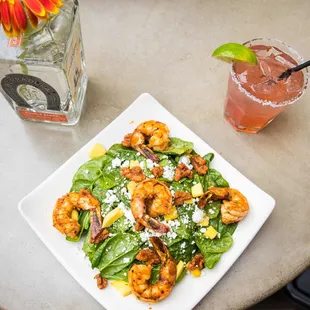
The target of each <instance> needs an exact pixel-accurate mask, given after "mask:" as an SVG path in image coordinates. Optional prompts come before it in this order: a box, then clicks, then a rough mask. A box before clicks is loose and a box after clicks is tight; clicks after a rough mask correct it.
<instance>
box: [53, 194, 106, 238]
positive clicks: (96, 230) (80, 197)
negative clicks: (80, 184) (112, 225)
mask: <svg viewBox="0 0 310 310" xmlns="http://www.w3.org/2000/svg"><path fill="white" fill-rule="evenodd" d="M73 210H89V211H90V221H91V227H90V229H91V242H92V243H97V242H98V240H99V239H101V240H103V239H104V237H105V238H106V237H107V235H108V232H107V231H106V230H102V228H101V226H102V219H101V213H100V203H99V201H98V200H97V199H96V198H95V197H94V196H92V195H91V194H90V192H89V191H87V190H86V189H81V191H80V192H71V193H68V194H66V195H64V196H63V197H61V198H59V199H58V200H57V202H56V205H55V208H54V211H53V226H54V227H55V228H56V229H57V230H58V231H59V232H61V233H62V234H65V235H66V236H68V237H70V238H73V239H75V238H77V235H78V233H79V231H80V228H81V227H80V224H79V222H78V221H77V220H76V219H73V218H72V217H71V214H72V211H73ZM101 240H100V241H101Z"/></svg>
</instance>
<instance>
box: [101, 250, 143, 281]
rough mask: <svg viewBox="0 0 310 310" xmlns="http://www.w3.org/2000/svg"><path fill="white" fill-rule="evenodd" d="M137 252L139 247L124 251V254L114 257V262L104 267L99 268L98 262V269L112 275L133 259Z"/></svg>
mask: <svg viewBox="0 0 310 310" xmlns="http://www.w3.org/2000/svg"><path fill="white" fill-rule="evenodd" d="M138 252H139V248H135V249H133V250H131V251H129V252H127V253H125V254H124V255H122V256H121V257H119V258H118V259H116V260H115V261H114V262H112V263H111V264H110V265H109V266H107V267H105V268H100V264H99V266H98V269H99V270H100V272H101V273H102V274H106V275H114V274H115V273H118V272H120V271H121V270H122V269H124V268H126V267H127V266H129V265H130V264H131V263H132V262H133V261H134V260H135V257H136V256H137V254H138Z"/></svg>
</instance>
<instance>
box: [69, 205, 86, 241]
mask: <svg viewBox="0 0 310 310" xmlns="http://www.w3.org/2000/svg"><path fill="white" fill-rule="evenodd" d="M78 222H79V224H80V225H81V229H80V232H79V234H78V237H77V238H75V239H73V238H70V237H66V240H67V241H70V242H78V241H80V239H81V237H82V235H83V233H84V232H85V231H86V230H88V228H89V225H90V215H89V211H81V212H80V215H79V219H78Z"/></svg>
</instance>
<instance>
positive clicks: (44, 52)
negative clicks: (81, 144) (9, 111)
mask: <svg viewBox="0 0 310 310" xmlns="http://www.w3.org/2000/svg"><path fill="white" fill-rule="evenodd" d="M86 88H87V75H86V68H85V58H84V49H83V43H82V36H81V27H80V18H79V4H78V1H77V0H65V1H64V5H63V7H62V8H61V12H60V13H59V14H58V15H56V16H53V17H52V18H51V19H50V20H49V21H48V22H47V23H44V22H42V23H39V25H38V28H37V29H35V30H30V31H28V32H26V33H25V34H24V35H23V36H22V37H20V38H14V39H8V38H7V37H6V36H5V34H4V32H3V29H1V28H0V91H1V92H2V94H3V95H4V97H5V98H6V99H7V100H8V102H9V103H10V104H11V106H12V108H13V109H14V110H15V111H16V113H17V115H18V116H19V117H21V118H22V119H26V120H30V121H40V122H48V123H58V124H62V125H75V124H76V123H77V122H78V121H79V118H80V116H81V112H82V108H83V104H84V99H85V93H86Z"/></svg>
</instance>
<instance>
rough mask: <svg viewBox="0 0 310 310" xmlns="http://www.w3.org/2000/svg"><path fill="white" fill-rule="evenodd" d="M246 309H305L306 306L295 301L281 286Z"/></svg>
mask: <svg viewBox="0 0 310 310" xmlns="http://www.w3.org/2000/svg"><path fill="white" fill-rule="evenodd" d="M248 310H307V308H305V307H303V306H301V305H299V304H297V303H295V302H294V301H293V300H292V299H291V298H290V296H289V295H288V294H287V292H286V291H285V289H284V288H283V289H281V290H280V291H278V292H276V293H275V294H273V295H271V296H270V297H268V298H266V299H264V300H263V301H261V302H260V303H258V304H256V305H255V306H253V307H251V308H249V309H248Z"/></svg>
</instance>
